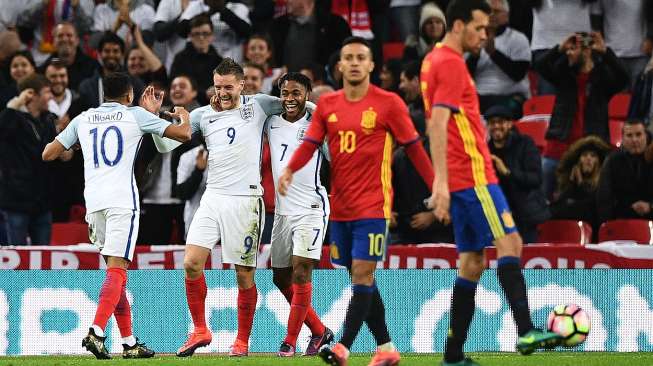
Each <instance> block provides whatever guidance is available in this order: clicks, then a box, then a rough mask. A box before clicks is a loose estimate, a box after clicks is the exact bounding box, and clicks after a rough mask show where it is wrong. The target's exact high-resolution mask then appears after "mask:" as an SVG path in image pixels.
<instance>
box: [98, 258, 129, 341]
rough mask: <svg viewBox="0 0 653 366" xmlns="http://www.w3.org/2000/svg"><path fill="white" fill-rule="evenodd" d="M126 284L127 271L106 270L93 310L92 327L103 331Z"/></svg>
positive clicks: (118, 269)
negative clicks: (95, 306) (95, 326)
mask: <svg viewBox="0 0 653 366" xmlns="http://www.w3.org/2000/svg"><path fill="white" fill-rule="evenodd" d="M126 282H127V271H126V270H125V269H124V268H115V267H111V268H109V269H107V275H106V277H105V278H104V283H103V284H102V288H101V289H100V299H99V302H98V307H97V310H95V319H94V320H93V324H94V325H97V326H99V327H100V328H102V329H103V330H104V329H105V328H106V327H107V322H108V321H109V318H110V317H111V314H113V312H114V311H115V310H116V305H117V304H118V302H119V300H120V293H121V292H122V289H123V286H124V285H125V283H126Z"/></svg>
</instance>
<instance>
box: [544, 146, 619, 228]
mask: <svg viewBox="0 0 653 366" xmlns="http://www.w3.org/2000/svg"><path fill="white" fill-rule="evenodd" d="M611 150H612V149H611V147H610V145H608V144H606V143H605V142H603V140H601V139H600V138H598V137H596V136H587V137H584V138H582V139H580V140H578V141H576V142H574V143H573V144H572V145H571V146H570V147H569V150H567V152H566V153H564V155H562V159H560V164H559V165H558V171H557V172H556V174H557V176H558V189H557V191H556V194H555V195H554V196H556V199H555V200H554V201H553V202H552V203H551V206H550V208H551V216H552V218H553V219H558V220H582V221H585V222H587V223H589V224H590V225H592V228H593V232H594V233H597V234H598V228H599V222H598V215H597V212H596V191H597V189H598V186H599V177H600V175H601V166H602V165H603V162H604V160H605V158H606V156H607V155H608V154H609V153H610V151H611Z"/></svg>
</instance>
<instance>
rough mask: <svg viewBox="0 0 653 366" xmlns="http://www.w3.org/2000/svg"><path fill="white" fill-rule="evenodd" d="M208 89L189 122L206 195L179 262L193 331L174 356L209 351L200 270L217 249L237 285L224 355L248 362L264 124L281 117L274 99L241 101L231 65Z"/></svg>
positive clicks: (239, 76)
mask: <svg viewBox="0 0 653 366" xmlns="http://www.w3.org/2000/svg"><path fill="white" fill-rule="evenodd" d="M213 83H214V88H215V93H216V95H215V96H214V97H213V98H212V104H211V105H207V106H204V107H200V108H198V109H195V110H194V111H193V112H192V113H191V117H190V119H191V127H192V130H193V132H201V133H202V135H203V137H204V140H205V142H206V147H207V150H208V154H209V158H208V178H207V183H206V191H205V192H204V195H203V196H202V199H201V201H200V207H199V209H198V210H197V212H196V213H195V216H194V217H193V220H192V222H191V224H190V228H189V229H188V236H187V238H186V253H185V257H184V270H185V272H186V279H185V283H186V297H187V300H188V307H189V310H190V313H191V317H192V319H193V326H194V331H193V332H192V333H191V334H190V336H189V338H188V340H187V341H186V342H185V343H184V344H183V345H182V346H181V347H180V348H179V350H178V351H177V356H179V357H188V356H191V355H193V353H194V352H195V350H196V349H197V348H199V347H203V346H207V345H209V344H210V343H211V340H212V335H211V331H210V330H209V328H208V327H207V324H206V319H205V314H204V312H205V307H204V306H205V299H206V293H207V287H206V280H205V278H204V266H205V264H206V261H207V259H208V257H209V254H210V253H211V249H213V247H214V246H215V245H216V243H218V242H220V243H221V245H222V262H223V263H228V264H233V265H235V269H236V279H237V282H238V334H237V336H236V339H235V341H234V343H233V345H232V346H231V351H230V352H229V355H230V356H247V354H248V349H249V336H250V333H251V329H252V324H253V321H254V311H255V310H256V301H257V298H258V293H257V290H256V284H255V283H254V271H255V269H256V264H257V258H258V248H259V244H260V237H261V231H262V228H263V226H264V217H265V209H264V207H263V198H262V195H263V188H262V186H261V169H260V164H261V149H262V141H263V132H264V124H265V120H266V119H267V118H268V116H271V115H273V114H278V113H281V112H282V109H281V103H279V100H278V98H275V97H271V96H268V95H265V94H257V95H254V96H245V95H241V94H242V91H243V88H244V83H245V81H244V71H243V68H242V67H241V66H240V65H239V64H238V63H236V62H235V61H234V60H233V59H231V58H225V59H224V60H222V62H221V63H220V64H219V65H218V67H217V68H216V69H215V71H214V73H213ZM216 109H218V110H219V111H217V110H216Z"/></svg>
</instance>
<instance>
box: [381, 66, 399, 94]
mask: <svg viewBox="0 0 653 366" xmlns="http://www.w3.org/2000/svg"><path fill="white" fill-rule="evenodd" d="M400 74H401V60H399V59H398V58H391V59H389V60H387V61H386V62H384V63H383V67H382V68H381V75H379V78H380V79H381V85H379V86H380V87H381V89H385V90H387V91H391V92H394V93H397V94H399V76H400Z"/></svg>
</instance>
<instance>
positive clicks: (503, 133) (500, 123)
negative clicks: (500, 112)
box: [487, 117, 512, 143]
mask: <svg viewBox="0 0 653 366" xmlns="http://www.w3.org/2000/svg"><path fill="white" fill-rule="evenodd" d="M487 126H488V130H489V132H490V136H491V137H492V141H494V142H496V143H503V142H505V141H506V139H507V138H508V134H509V133H510V130H511V129H512V121H511V120H510V119H508V118H504V117H491V118H489V119H488V121H487Z"/></svg>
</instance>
